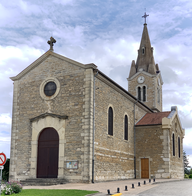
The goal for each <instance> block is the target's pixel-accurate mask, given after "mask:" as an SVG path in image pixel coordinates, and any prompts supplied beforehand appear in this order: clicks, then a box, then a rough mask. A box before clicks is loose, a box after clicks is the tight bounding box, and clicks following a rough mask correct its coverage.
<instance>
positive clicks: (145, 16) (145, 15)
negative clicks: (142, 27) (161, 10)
mask: <svg viewBox="0 0 192 196" xmlns="http://www.w3.org/2000/svg"><path fill="white" fill-rule="evenodd" d="M147 16H149V15H147V14H146V12H145V14H144V16H142V18H145V24H147V23H146V18H147Z"/></svg>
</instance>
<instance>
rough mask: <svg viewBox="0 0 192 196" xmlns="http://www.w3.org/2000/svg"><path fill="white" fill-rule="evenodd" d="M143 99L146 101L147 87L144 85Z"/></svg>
mask: <svg viewBox="0 0 192 196" xmlns="http://www.w3.org/2000/svg"><path fill="white" fill-rule="evenodd" d="M143 101H146V87H145V86H143Z"/></svg>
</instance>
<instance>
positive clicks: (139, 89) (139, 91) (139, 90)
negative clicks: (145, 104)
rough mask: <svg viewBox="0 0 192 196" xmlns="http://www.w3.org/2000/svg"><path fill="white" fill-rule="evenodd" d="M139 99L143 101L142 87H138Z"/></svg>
mask: <svg viewBox="0 0 192 196" xmlns="http://www.w3.org/2000/svg"><path fill="white" fill-rule="evenodd" d="M137 90H138V92H137V93H138V99H139V101H141V87H138V89H137Z"/></svg>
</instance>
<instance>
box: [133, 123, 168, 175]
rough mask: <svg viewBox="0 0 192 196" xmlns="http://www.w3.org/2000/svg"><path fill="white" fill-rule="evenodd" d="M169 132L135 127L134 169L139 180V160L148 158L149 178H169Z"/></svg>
mask: <svg viewBox="0 0 192 196" xmlns="http://www.w3.org/2000/svg"><path fill="white" fill-rule="evenodd" d="M168 136H169V132H168V131H167V130H162V128H161V125H159V126H136V160H137V162H136V168H137V178H141V158H149V177H151V178H169V177H170V175H169V140H168V138H169V137H168Z"/></svg>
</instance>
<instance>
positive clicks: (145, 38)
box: [136, 23, 156, 74]
mask: <svg viewBox="0 0 192 196" xmlns="http://www.w3.org/2000/svg"><path fill="white" fill-rule="evenodd" d="M136 69H137V71H140V70H144V71H146V72H148V73H150V74H156V67H155V61H154V57H153V48H152V47H151V42H150V38H149V33H148V29H147V24H146V23H145V24H144V27H143V34H142V38H141V43H140V47H139V50H138V57H137V62H136Z"/></svg>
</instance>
